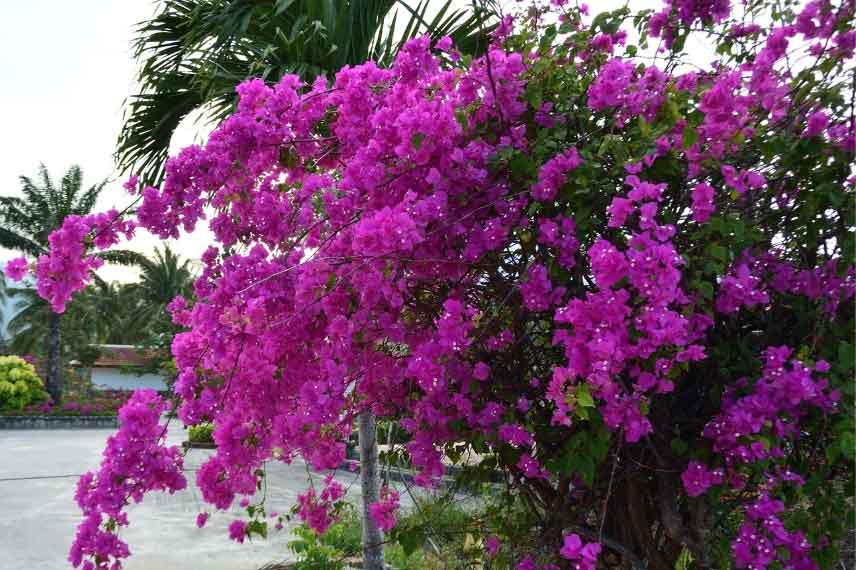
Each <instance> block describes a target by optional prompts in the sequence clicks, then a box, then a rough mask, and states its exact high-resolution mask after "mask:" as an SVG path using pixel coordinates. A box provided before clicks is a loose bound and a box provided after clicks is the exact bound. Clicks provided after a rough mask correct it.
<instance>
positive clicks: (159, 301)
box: [128, 245, 193, 330]
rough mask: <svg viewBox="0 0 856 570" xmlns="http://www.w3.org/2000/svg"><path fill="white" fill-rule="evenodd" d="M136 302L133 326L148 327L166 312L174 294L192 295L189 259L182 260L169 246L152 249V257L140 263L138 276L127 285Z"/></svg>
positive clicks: (142, 328)
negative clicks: (138, 277)
mask: <svg viewBox="0 0 856 570" xmlns="http://www.w3.org/2000/svg"><path fill="white" fill-rule="evenodd" d="M128 289H129V293H130V294H131V295H133V296H134V298H135V300H136V305H135V307H134V309H133V310H132V313H131V319H132V320H133V322H134V326H135V327H136V328H138V329H140V330H147V329H150V328H151V327H152V325H153V323H154V322H155V321H156V320H157V319H159V318H161V317H162V316H163V315H164V314H165V312H166V306H167V305H168V304H169V302H170V301H172V300H173V299H175V298H176V297H177V296H179V295H181V296H182V297H185V298H189V297H190V296H191V295H192V294H193V269H192V267H191V262H190V260H189V259H185V260H182V259H181V258H180V257H179V256H178V255H176V254H175V253H174V252H173V251H172V249H170V247H169V246H168V245H167V246H164V248H163V249H159V248H155V253H154V257H153V258H146V259H145V260H143V261H142V262H141V263H140V279H139V281H138V282H136V283H131V284H130V285H128Z"/></svg>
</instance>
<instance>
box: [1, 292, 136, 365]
mask: <svg viewBox="0 0 856 570" xmlns="http://www.w3.org/2000/svg"><path fill="white" fill-rule="evenodd" d="M10 292H11V293H12V294H13V295H14V299H16V301H15V305H16V309H18V312H17V313H16V315H15V316H14V317H12V319H11V320H10V321H9V332H10V333H11V336H12V341H11V348H12V349H13V350H14V351H15V352H16V353H20V354H27V353H32V352H34V351H36V350H37V349H38V347H39V344H40V343H41V342H42V340H43V339H44V338H45V336H46V335H47V334H48V331H49V330H50V328H49V322H50V317H51V314H52V310H51V307H50V304H49V303H48V302H47V301H45V300H44V299H42V298H41V297H39V296H38V294H37V293H36V292H35V290H33V289H27V288H18V289H11V291H10ZM135 301H136V297H135V296H134V295H133V294H132V292H131V290H130V288H129V286H128V285H122V284H119V283H115V282H113V283H108V282H106V281H104V280H102V279H100V278H98V277H97V276H95V278H94V280H93V283H92V284H91V285H88V286H87V287H86V288H85V289H83V290H82V291H79V292H78V293H77V294H76V295H75V296H74V297H73V298H72V299H71V301H69V303H68V305H67V307H66V310H65V313H63V316H62V320H61V322H60V330H61V334H60V338H61V340H62V342H61V343H60V355H61V357H62V358H63V359H68V358H70V357H76V356H77V353H78V352H80V350H81V349H82V348H83V347H86V346H89V345H91V344H104V343H108V344H134V343H136V342H137V341H139V340H140V338H141V337H142V332H141V331H140V330H139V329H137V328H136V327H134V326H132V318H131V311H130V310H129V309H131V308H133V304H134V303H135ZM72 332H73V334H69V333H72Z"/></svg>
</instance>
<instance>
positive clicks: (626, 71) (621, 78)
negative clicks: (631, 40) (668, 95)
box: [588, 58, 669, 127]
mask: <svg viewBox="0 0 856 570" xmlns="http://www.w3.org/2000/svg"><path fill="white" fill-rule="evenodd" d="M668 79H669V76H668V75H667V74H666V73H664V72H663V71H661V70H659V69H658V68H657V67H655V66H653V65H652V66H648V67H646V68H645V69H644V71H642V72H641V73H640V72H639V70H638V69H637V67H636V64H634V63H633V62H632V61H630V60H623V59H620V58H615V59H611V60H609V61H608V62H606V64H604V65H603V67H601V68H600V70H599V72H598V75H597V78H596V79H595V80H594V82H593V83H592V84H591V86H590V87H589V90H588V105H589V107H591V108H592V109H594V110H595V111H606V110H610V111H611V112H612V113H614V115H615V120H614V121H615V126H616V127H623V126H624V125H625V124H627V122H628V121H630V120H631V119H633V118H635V117H642V118H644V119H645V120H646V121H648V122H651V121H653V120H654V117H655V116H656V115H657V111H659V109H660V106H661V105H662V104H663V102H664V101H665V87H666V82H667V81H668Z"/></svg>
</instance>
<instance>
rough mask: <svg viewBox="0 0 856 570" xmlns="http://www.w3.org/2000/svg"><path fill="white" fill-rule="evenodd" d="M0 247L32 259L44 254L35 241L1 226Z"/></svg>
mask: <svg viewBox="0 0 856 570" xmlns="http://www.w3.org/2000/svg"><path fill="white" fill-rule="evenodd" d="M0 246H2V247H5V248H6V249H11V250H13V251H20V252H22V253H24V254H26V255H30V256H32V257H38V256H39V255H41V254H42V253H44V249H42V246H40V245H39V244H38V243H36V242H35V241H33V240H31V239H30V238H28V237H26V236H23V235H21V234H19V233H17V232H14V231H12V230H9V229H7V228H4V227H2V226H0Z"/></svg>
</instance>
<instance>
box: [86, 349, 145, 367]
mask: <svg viewBox="0 0 856 570" xmlns="http://www.w3.org/2000/svg"><path fill="white" fill-rule="evenodd" d="M92 346H93V347H94V348H97V349H98V350H100V351H101V356H99V357H98V360H96V361H95V363H94V364H93V365H92V366H93V367H95V368H106V367H115V368H118V367H122V366H144V365H146V364H148V363H149V361H151V359H152V358H153V357H154V356H155V353H154V351H152V350H147V349H139V348H137V347H136V346H131V345H126V344H94V345H92Z"/></svg>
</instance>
